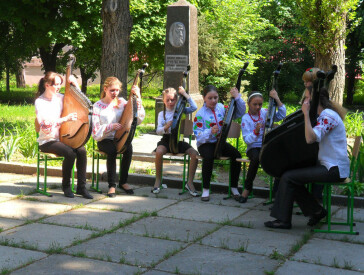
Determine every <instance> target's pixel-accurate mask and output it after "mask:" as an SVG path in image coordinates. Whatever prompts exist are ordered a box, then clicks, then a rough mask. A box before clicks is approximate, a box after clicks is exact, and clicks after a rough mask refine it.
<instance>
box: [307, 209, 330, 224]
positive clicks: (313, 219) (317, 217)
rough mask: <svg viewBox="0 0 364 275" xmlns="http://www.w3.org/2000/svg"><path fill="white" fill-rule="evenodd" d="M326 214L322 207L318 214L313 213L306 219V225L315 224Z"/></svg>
mask: <svg viewBox="0 0 364 275" xmlns="http://www.w3.org/2000/svg"><path fill="white" fill-rule="evenodd" d="M326 216H327V211H326V209H325V208H322V210H321V212H320V213H318V214H314V215H313V216H312V217H311V218H310V219H309V221H308V223H307V225H308V226H315V225H316V224H318V223H319V222H320V220H321V219H323V218H325V217H326Z"/></svg>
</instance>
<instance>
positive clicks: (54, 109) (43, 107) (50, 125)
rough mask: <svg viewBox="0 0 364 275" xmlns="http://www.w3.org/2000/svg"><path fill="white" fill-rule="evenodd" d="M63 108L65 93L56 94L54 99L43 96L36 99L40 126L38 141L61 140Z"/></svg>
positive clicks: (41, 143) (36, 111)
mask: <svg viewBox="0 0 364 275" xmlns="http://www.w3.org/2000/svg"><path fill="white" fill-rule="evenodd" d="M62 110H63V95H62V94H58V93H57V94H55V95H53V97H52V99H47V98H45V97H43V96H40V97H38V98H37V99H36V100H35V113H36V117H37V121H38V123H39V126H40V130H39V137H38V139H37V142H38V143H39V145H43V144H45V143H47V142H49V141H59V128H60V126H61V124H60V118H61V114H62Z"/></svg>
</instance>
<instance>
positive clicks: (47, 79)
mask: <svg viewBox="0 0 364 275" xmlns="http://www.w3.org/2000/svg"><path fill="white" fill-rule="evenodd" d="M57 76H58V77H59V78H60V79H61V84H62V83H63V77H62V76H61V75H60V74H57V73H55V72H51V71H49V72H47V73H46V74H45V75H44V77H42V78H41V79H40V80H39V83H38V92H37V94H36V95H35V98H38V97H40V96H41V95H42V94H43V93H44V92H45V84H50V85H54V83H55V79H56V77H57Z"/></svg>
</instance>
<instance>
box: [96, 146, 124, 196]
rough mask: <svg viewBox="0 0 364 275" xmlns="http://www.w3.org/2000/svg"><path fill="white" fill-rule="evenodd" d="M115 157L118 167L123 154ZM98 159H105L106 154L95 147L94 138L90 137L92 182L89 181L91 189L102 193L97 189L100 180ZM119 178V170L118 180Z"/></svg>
mask: <svg viewBox="0 0 364 275" xmlns="http://www.w3.org/2000/svg"><path fill="white" fill-rule="evenodd" d="M116 158H117V159H119V169H120V167H121V161H122V160H123V154H118V155H117V157H116ZM100 159H107V154H106V153H105V152H103V151H100V150H98V149H96V146H95V140H94V139H92V175H91V178H92V182H91V189H92V190H94V191H96V192H98V193H100V194H101V193H102V191H101V190H100V189H99V180H100V174H99V167H100ZM95 160H96V173H95ZM120 179H121V172H119V180H120Z"/></svg>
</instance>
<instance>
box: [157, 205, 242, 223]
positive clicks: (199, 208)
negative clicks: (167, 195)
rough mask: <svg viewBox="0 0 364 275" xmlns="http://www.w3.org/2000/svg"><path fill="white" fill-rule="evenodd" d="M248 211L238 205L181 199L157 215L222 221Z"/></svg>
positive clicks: (204, 220)
mask: <svg viewBox="0 0 364 275" xmlns="http://www.w3.org/2000/svg"><path fill="white" fill-rule="evenodd" d="M246 211H248V209H242V208H239V207H230V206H222V205H215V204H210V203H199V202H186V201H181V202H179V203H177V204H175V205H172V206H169V207H168V208H166V209H163V210H161V211H159V212H158V216H162V217H171V218H177V219H185V220H194V221H202V222H215V223H218V222H223V221H227V220H232V219H235V218H236V217H238V216H240V215H241V214H243V213H245V212H246Z"/></svg>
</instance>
